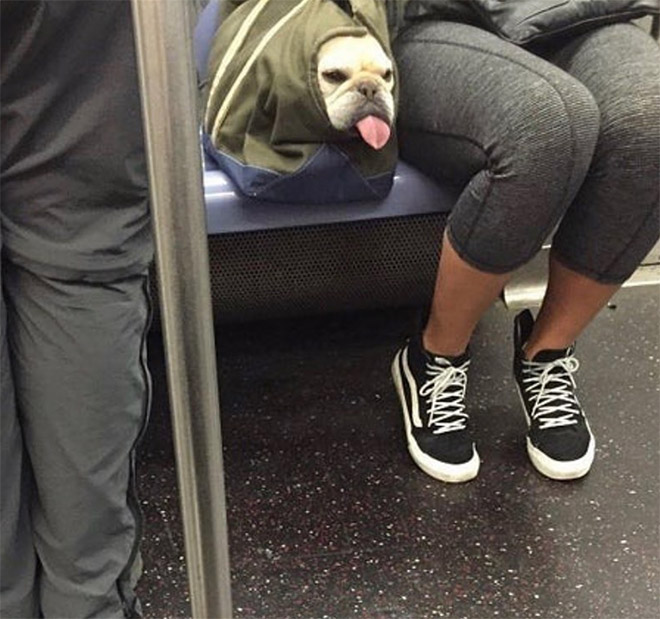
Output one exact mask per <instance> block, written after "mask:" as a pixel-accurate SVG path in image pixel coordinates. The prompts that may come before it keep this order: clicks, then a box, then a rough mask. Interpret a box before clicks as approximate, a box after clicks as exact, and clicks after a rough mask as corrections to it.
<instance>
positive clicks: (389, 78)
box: [383, 69, 392, 82]
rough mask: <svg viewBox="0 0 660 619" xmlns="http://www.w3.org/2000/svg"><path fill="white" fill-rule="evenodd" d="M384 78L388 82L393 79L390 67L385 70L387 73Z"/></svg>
mask: <svg viewBox="0 0 660 619" xmlns="http://www.w3.org/2000/svg"><path fill="white" fill-rule="evenodd" d="M383 79H384V80H385V81H386V82H389V81H390V80H391V79H392V69H388V70H387V71H385V73H383Z"/></svg>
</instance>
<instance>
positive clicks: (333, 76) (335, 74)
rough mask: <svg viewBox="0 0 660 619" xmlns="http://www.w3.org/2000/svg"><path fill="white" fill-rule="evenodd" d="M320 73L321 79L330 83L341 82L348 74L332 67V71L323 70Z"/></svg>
mask: <svg viewBox="0 0 660 619" xmlns="http://www.w3.org/2000/svg"><path fill="white" fill-rule="evenodd" d="M321 75H323V79H325V80H327V81H328V82H331V83H332V84H341V83H342V82H345V81H346V80H347V79H348V75H346V73H344V72H343V71H339V70H338V69H333V70H332V71H323V73H322V74H321Z"/></svg>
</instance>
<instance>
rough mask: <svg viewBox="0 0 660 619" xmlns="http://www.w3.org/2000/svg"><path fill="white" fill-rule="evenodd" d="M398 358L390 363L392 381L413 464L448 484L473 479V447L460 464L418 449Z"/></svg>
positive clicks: (475, 456) (476, 465)
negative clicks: (401, 413) (399, 404)
mask: <svg viewBox="0 0 660 619" xmlns="http://www.w3.org/2000/svg"><path fill="white" fill-rule="evenodd" d="M400 357H401V351H399V352H398V353H397V354H396V356H395V357H394V361H393V362H392V379H393V380H394V386H395V387H396V391H397V393H398V395H399V401H400V402H401V408H402V411H403V422H404V425H405V429H406V439H407V443H408V453H410V457H411V458H412V459H413V461H414V462H415V464H416V465H417V466H418V467H419V468H420V469H422V471H424V472H425V473H426V474H427V475H430V476H431V477H433V478H434V479H438V480H440V481H444V482H447V483H450V484H457V483H462V482H465V481H470V480H471V479H474V478H475V477H476V476H477V473H479V465H480V460H479V454H478V453H477V450H476V448H475V447H474V446H473V447H472V457H471V458H470V459H469V460H468V461H467V462H464V463H462V464H451V463H449V462H440V461H438V460H435V459H433V458H431V457H430V456H429V455H427V454H425V453H424V452H423V451H422V450H421V449H420V448H419V445H417V441H415V437H414V436H413V433H412V427H411V425H410V415H409V411H408V404H407V402H406V396H405V392H404V389H403V382H402V378H401V372H400V370H399V359H400Z"/></svg>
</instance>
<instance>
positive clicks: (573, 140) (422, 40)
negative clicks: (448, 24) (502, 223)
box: [408, 38, 586, 242]
mask: <svg viewBox="0 0 660 619" xmlns="http://www.w3.org/2000/svg"><path fill="white" fill-rule="evenodd" d="M408 43H417V44H422V43H427V44H431V45H448V46H451V47H460V48H463V49H470V50H473V51H475V52H479V53H480V54H484V55H486V56H490V57H496V58H500V59H502V60H504V61H506V62H510V63H512V64H515V65H517V66H519V67H521V68H522V69H525V70H526V71H528V72H530V73H532V74H534V75H536V76H537V77H539V78H541V79H542V80H543V81H544V82H545V83H546V84H548V86H550V87H551V88H552V89H553V90H554V91H555V93H557V96H558V97H559V100H560V101H561V103H562V105H563V106H564V111H565V112H566V117H567V118H568V119H569V121H570V122H569V123H568V124H569V129H570V132H571V166H570V170H571V174H569V175H568V178H567V179H566V182H565V186H564V190H563V192H562V194H563V195H562V199H561V200H560V201H559V202H560V203H559V206H558V207H557V210H559V208H561V207H562V205H563V204H564V202H565V201H566V195H567V194H568V190H569V188H570V186H571V183H570V180H571V176H572V173H573V171H574V170H575V151H576V148H575V144H576V137H575V129H574V127H573V118H572V117H571V115H570V114H569V113H568V106H567V105H566V101H565V100H564V97H563V96H562V94H561V92H560V91H559V90H558V88H557V87H556V86H555V85H554V84H553V83H552V82H550V81H549V80H548V79H547V78H546V76H545V75H543V74H542V73H539V72H538V71H535V70H534V69H531V68H529V67H527V66H525V65H524V64H523V63H521V62H519V61H517V60H515V59H513V58H508V57H507V56H504V55H503V54H500V53H498V52H489V51H486V50H483V49H481V48H479V47H476V46H474V45H467V44H465V43H455V42H453V41H436V40H434V39H426V38H419V39H418V38H411V40H410V41H409V42H408ZM529 53H530V54H531V52H529ZM532 55H533V54H532ZM535 57H536V56H535ZM539 60H541V61H543V62H548V61H545V60H543V59H542V58H539ZM548 64H550V65H551V66H553V67H554V66H555V65H552V63H549V62H548ZM555 68H556V69H557V70H558V71H563V69H559V68H558V67H555ZM563 72H564V73H566V72H565V71H563ZM566 76H567V77H569V78H570V79H573V80H575V81H576V82H578V83H580V84H581V83H582V82H580V81H579V80H578V79H577V78H574V77H573V76H571V75H570V74H569V73H566ZM585 88H586V86H585ZM553 215H554V213H553ZM553 219H555V217H553ZM541 242H543V240H541Z"/></svg>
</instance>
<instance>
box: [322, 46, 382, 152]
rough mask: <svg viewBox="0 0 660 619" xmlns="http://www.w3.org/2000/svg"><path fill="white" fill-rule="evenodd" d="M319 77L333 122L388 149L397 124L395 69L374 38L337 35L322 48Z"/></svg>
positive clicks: (377, 145) (342, 128)
mask: <svg viewBox="0 0 660 619" xmlns="http://www.w3.org/2000/svg"><path fill="white" fill-rule="evenodd" d="M317 78H318V83H319V88H320V90H321V94H322V95H323V100H324V101H325V107H326V110H327V113H328V117H329V118H330V122H331V124H332V126H333V127H334V128H335V129H338V130H339V131H352V130H356V131H357V132H358V133H359V134H360V136H361V137H362V139H363V140H364V141H365V142H367V144H369V146H371V147H372V148H375V149H379V148H382V147H383V146H385V144H386V143H387V141H388V140H389V138H390V133H391V128H392V124H393V123H394V115H395V113H394V99H393V97H392V90H393V88H394V70H393V67H392V62H391V60H390V59H389V58H388V57H387V54H386V53H385V51H384V50H383V48H382V46H381V45H380V43H379V42H378V41H377V40H376V39H375V38H374V37H373V36H371V35H365V36H360V37H358V36H338V37H334V38H332V39H330V40H329V41H327V42H326V43H324V44H323V45H322V46H321V49H320V50H319V56H318V67H317Z"/></svg>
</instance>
